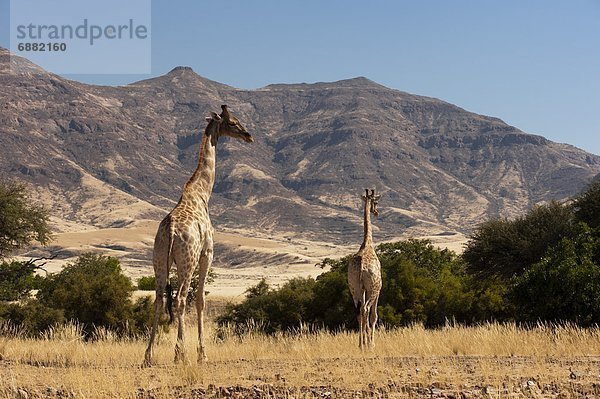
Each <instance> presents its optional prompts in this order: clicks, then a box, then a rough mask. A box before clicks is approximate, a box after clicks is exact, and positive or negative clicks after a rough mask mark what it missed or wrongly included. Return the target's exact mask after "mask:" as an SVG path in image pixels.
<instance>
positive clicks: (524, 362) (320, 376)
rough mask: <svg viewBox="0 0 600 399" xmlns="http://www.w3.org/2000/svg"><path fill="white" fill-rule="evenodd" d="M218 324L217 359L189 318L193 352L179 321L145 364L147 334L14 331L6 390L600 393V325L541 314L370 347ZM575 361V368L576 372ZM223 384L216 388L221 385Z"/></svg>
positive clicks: (416, 333) (408, 335) (397, 337)
mask: <svg viewBox="0 0 600 399" xmlns="http://www.w3.org/2000/svg"><path fill="white" fill-rule="evenodd" d="M208 328H209V329H210V332H209V336H211V337H212V338H211V339H210V341H209V344H208V351H209V353H208V354H209V357H210V361H209V362H208V363H206V364H203V365H197V364H196V363H195V358H196V353H195V348H194V345H195V342H196V340H195V331H194V328H193V323H191V321H190V325H189V327H188V328H187V339H188V358H189V361H188V362H186V363H183V364H178V365H174V364H173V363H172V358H173V347H174V331H172V332H171V333H168V334H162V335H161V336H160V337H159V342H158V346H157V348H156V351H155V358H156V363H157V364H156V366H154V367H152V368H141V367H140V365H141V361H142V358H143V353H144V349H145V342H144V341H143V340H120V339H117V338H116V337H115V336H113V335H112V334H110V333H108V332H104V333H103V334H100V339H99V340H97V341H96V342H85V341H84V340H83V339H82V338H81V331H80V330H79V329H77V327H75V326H67V327H64V328H60V329H55V330H53V331H51V332H49V333H48V334H46V336H45V337H43V338H41V339H24V338H20V337H18V336H17V335H14V334H13V335H12V336H11V334H6V333H5V334H4V336H2V337H0V376H2V377H1V379H0V398H2V397H15V395H17V397H18V392H19V389H20V390H22V392H21V394H23V392H27V393H28V394H29V396H30V397H32V396H34V395H42V396H43V395H47V396H49V397H53V396H57V395H61V394H62V395H70V396H73V397H85V398H91V397H94V398H95V397H119V398H122V397H140V396H141V397H145V396H144V395H146V394H147V392H148V390H150V391H151V392H152V395H150V396H147V397H152V396H154V397H172V396H173V395H174V391H173V390H174V389H179V390H181V389H183V390H184V391H185V392H187V393H186V394H185V395H187V396H189V395H193V392H197V391H194V390H193V388H207V387H208V386H209V385H210V384H212V385H215V386H217V387H219V386H235V385H240V386H253V385H261V386H263V385H269V384H270V385H272V386H274V387H281V386H287V387H301V386H313V387H314V386H326V387H331V388H332V389H333V388H339V389H344V390H365V389H367V390H369V389H370V390H373V389H377V388H378V387H384V388H385V389H386V391H385V392H386V395H390V396H400V397H401V396H404V395H407V396H410V395H413V396H418V395H419V392H420V391H419V389H421V390H422V389H425V388H427V389H428V391H427V392H426V393H424V394H423V395H425V396H423V397H429V396H431V395H432V393H433V392H436V391H435V389H438V390H440V391H441V392H450V393H451V392H459V391H460V392H463V393H464V392H471V393H473V394H474V395H475V396H474V397H477V393H478V392H479V393H480V394H481V395H483V396H485V395H487V396H488V397H504V395H503V394H502V393H505V394H507V393H510V392H513V391H514V392H520V393H521V394H526V393H527V392H528V393H529V394H533V393H535V392H533V390H535V389H537V390H539V392H537V393H538V396H539V397H545V396H546V394H544V392H546V393H547V394H548V395H549V397H552V395H551V394H555V395H554V396H556V395H558V394H559V393H561V392H562V394H563V395H565V394H566V395H567V396H566V397H571V396H573V397H575V396H578V392H580V393H581V394H584V393H591V394H592V395H593V394H594V392H596V391H595V389H597V386H596V385H595V384H598V383H599V382H600V381H599V380H600V375H599V373H600V357H598V355H600V329H598V328H593V329H581V328H577V327H574V326H549V325H539V326H537V327H536V328H533V329H523V328H519V327H517V326H515V325H513V324H506V325H504V324H486V325H482V326H478V327H463V326H448V327H446V328H442V329H439V330H426V329H424V328H423V327H421V326H413V327H409V328H401V329H395V330H390V331H382V330H380V331H379V332H378V334H377V337H376V344H377V346H376V348H375V349H374V350H372V351H368V352H364V353H363V352H361V351H359V349H358V348H357V346H356V344H357V340H358V338H357V335H356V334H355V333H349V332H340V333H329V332H323V331H322V332H317V333H307V332H302V331H299V332H298V333H296V334H288V335H283V334H281V335H276V336H271V337H269V336H264V335H261V334H257V333H249V334H247V335H245V336H243V337H236V336H233V335H227V334H226V336H225V338H224V339H222V340H221V339H217V338H215V336H216V334H215V330H214V326H213V325H209V326H208ZM173 330H174V329H173ZM570 368H571V369H572V370H573V371H575V372H576V375H575V378H571V377H570V373H571V372H570V371H569V369H570ZM177 387H178V388H177ZM394 387H395V390H394V389H392V388H394ZM411 387H412V388H414V389H413V390H411ZM140 388H143V390H144V391H138V389H140ZM396 388H397V389H396ZM380 389H383V388H380ZM144 392H145V393H144ZM215 392H216V393H215V395H217V396H218V395H219V391H215ZM377 392H379V393H381V392H383V390H382V391H381V392H380V391H377ZM394 392H395V393H394ZM486 392H487V393H486ZM494 392H496V393H497V395H496V396H494V395H492V393H494ZM532 392H533V393H532ZM309 393H310V392H309ZM599 393H600V391H599ZM179 394H181V393H180V392H179V391H178V395H179ZM426 394H427V395H429V396H427V395H426ZM136 395H139V396H136ZM185 395H184V396H185ZM319 395H321V394H316V393H314V392H313V393H311V394H310V395H307V394H305V395H304V396H308V397H310V396H313V397H314V396H319ZM274 396H277V395H274ZM321 396H322V395H321ZM338 396H340V395H338ZM341 396H343V395H341Z"/></svg>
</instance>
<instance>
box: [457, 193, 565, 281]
mask: <svg viewBox="0 0 600 399" xmlns="http://www.w3.org/2000/svg"><path fill="white" fill-rule="evenodd" d="M572 226H573V213H572V211H571V208H570V207H569V206H565V205H563V204H561V203H559V202H556V201H552V202H550V203H548V204H546V205H539V206H535V207H533V208H532V209H531V210H530V211H529V212H528V213H527V214H526V215H525V216H522V217H520V218H517V219H514V220H508V219H493V220H490V221H487V222H484V223H482V224H481V225H480V226H479V227H478V228H477V229H476V230H475V231H474V232H473V234H472V235H471V237H470V239H469V242H468V243H467V246H466V248H465V251H464V252H463V255H462V256H463V258H464V259H465V260H466V262H467V264H468V266H469V269H470V271H471V272H473V273H479V274H481V275H483V276H484V277H489V276H499V277H501V278H503V279H509V278H511V277H512V276H514V275H520V274H522V273H523V272H524V271H525V270H526V269H527V268H528V267H529V266H531V265H532V264H534V263H536V262H538V261H539V260H540V259H541V258H542V257H543V256H544V254H545V253H546V251H547V250H548V248H550V247H552V246H554V245H556V244H557V243H558V242H559V241H560V240H561V239H562V238H563V237H565V236H568V235H569V234H570V231H571V228H572Z"/></svg>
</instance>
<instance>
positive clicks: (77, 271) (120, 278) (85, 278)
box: [37, 253, 145, 336]
mask: <svg viewBox="0 0 600 399" xmlns="http://www.w3.org/2000/svg"><path fill="white" fill-rule="evenodd" d="M133 290H134V288H133V285H132V284H131V280H129V278H127V277H126V276H125V275H124V274H123V272H122V270H121V266H120V264H119V261H118V260H117V259H115V258H112V257H105V256H100V255H95V254H91V253H88V254H84V255H82V256H80V257H79V258H78V259H77V261H76V262H75V263H73V264H69V265H67V266H66V267H65V268H64V269H63V270H62V271H61V272H60V273H57V274H54V275H51V276H49V277H48V278H47V279H46V280H45V281H44V283H43V284H42V286H41V288H40V290H39V292H38V294H37V297H38V299H39V300H40V301H41V302H42V303H44V304H46V305H47V306H49V307H51V308H54V309H62V310H63V311H64V314H65V317H66V318H67V319H68V320H74V321H77V322H78V323H80V324H81V325H82V326H83V330H84V333H85V334H86V335H87V336H89V335H90V334H91V333H92V331H93V329H94V327H105V328H108V329H110V330H113V331H116V332H117V333H119V334H123V333H136V332H139V330H140V328H141V324H143V323H141V319H140V320H135V319H134V307H133V304H132V302H131V300H130V297H131V293H132V292H133ZM142 308H143V307H142ZM142 308H140V310H141V309H142ZM142 314H143V312H142ZM142 314H139V315H138V316H139V317H140V318H143V317H145V316H143V315H142Z"/></svg>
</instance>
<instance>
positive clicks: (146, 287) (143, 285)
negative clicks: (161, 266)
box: [137, 276, 156, 291]
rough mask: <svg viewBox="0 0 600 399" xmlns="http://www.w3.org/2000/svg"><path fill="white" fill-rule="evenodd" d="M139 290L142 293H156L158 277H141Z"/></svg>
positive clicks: (138, 284) (138, 283) (138, 285)
mask: <svg viewBox="0 0 600 399" xmlns="http://www.w3.org/2000/svg"><path fill="white" fill-rule="evenodd" d="M137 288H138V290H141V291H154V290H155V289H156V277H154V276H144V277H140V278H139V279H138V282H137Z"/></svg>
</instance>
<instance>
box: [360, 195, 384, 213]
mask: <svg viewBox="0 0 600 399" xmlns="http://www.w3.org/2000/svg"><path fill="white" fill-rule="evenodd" d="M380 198H381V195H375V190H371V193H369V189H368V188H366V189H365V195H363V196H362V199H363V201H365V206H368V207H369V211H370V212H371V213H372V214H373V215H375V216H377V215H379V210H378V209H377V205H378V204H379V199H380Z"/></svg>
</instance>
